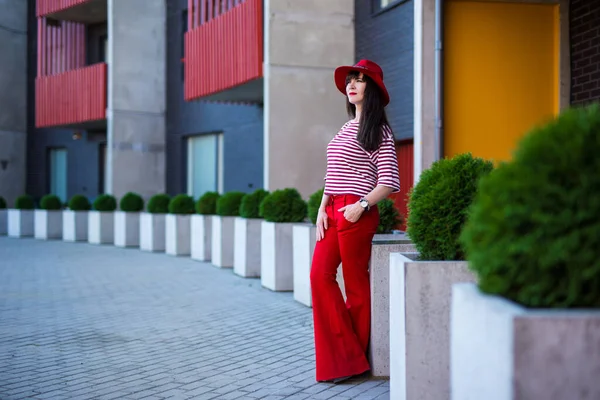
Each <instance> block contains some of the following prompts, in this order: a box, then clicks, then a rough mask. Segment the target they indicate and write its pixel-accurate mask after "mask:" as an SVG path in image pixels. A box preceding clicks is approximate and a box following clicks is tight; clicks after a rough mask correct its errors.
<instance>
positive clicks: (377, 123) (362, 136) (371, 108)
mask: <svg viewBox="0 0 600 400" xmlns="http://www.w3.org/2000/svg"><path fill="white" fill-rule="evenodd" d="M359 74H360V73H359V72H357V71H350V73H349V74H348V76H347V77H346V83H347V82H349V81H350V79H353V78H354V79H355V78H358V76H359ZM363 79H364V80H365V82H366V86H365V94H364V99H363V105H362V112H361V116H360V124H359V125H358V134H357V135H356V139H357V140H358V142H359V143H360V144H361V146H362V147H363V148H364V149H365V150H366V151H375V150H377V148H378V147H379V144H380V143H381V140H382V138H383V129H382V128H383V126H386V125H387V126H388V127H389V123H388V119H387V116H386V114H385V106H384V105H383V93H382V91H381V89H379V87H378V86H377V84H375V82H373V80H372V79H371V78H369V77H368V76H367V75H364V74H363ZM346 110H347V111H348V115H350V116H351V117H352V118H355V117H356V106H355V105H354V104H352V103H350V101H349V100H348V97H346Z"/></svg>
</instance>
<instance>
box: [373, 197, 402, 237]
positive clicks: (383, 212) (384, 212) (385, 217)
mask: <svg viewBox="0 0 600 400" xmlns="http://www.w3.org/2000/svg"><path fill="white" fill-rule="evenodd" d="M377 208H378V209H379V225H378V226H377V233H392V231H393V230H394V229H396V227H397V226H398V225H400V224H401V223H402V214H400V211H398V209H397V208H396V205H395V204H394V200H392V199H383V200H381V201H380V202H379V203H377Z"/></svg>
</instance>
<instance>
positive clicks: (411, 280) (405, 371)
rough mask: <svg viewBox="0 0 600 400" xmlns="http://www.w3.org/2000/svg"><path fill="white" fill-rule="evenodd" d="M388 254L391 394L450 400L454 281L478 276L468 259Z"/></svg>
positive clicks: (403, 396) (467, 280) (397, 396)
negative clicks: (439, 258)
mask: <svg viewBox="0 0 600 400" xmlns="http://www.w3.org/2000/svg"><path fill="white" fill-rule="evenodd" d="M389 257H390V282H389V293H390V297H389V299H390V300H389V304H390V306H389V307H390V308H389V315H390V354H391V365H390V398H393V399H416V398H418V399H423V400H439V399H449V398H450V306H451V301H452V285H453V284H454V283H457V282H474V281H475V280H476V277H475V275H474V274H473V273H472V272H471V271H469V269H468V264H467V262H465V261H415V260H416V259H417V258H418V254H417V253H412V254H410V253H404V254H401V253H393V254H391V255H390V256H389ZM372 329H373V328H372ZM471 355H472V354H471ZM472 378H473V377H472V376H471V377H470V379H472ZM459 398H460V397H459ZM460 399H461V400H462V398H460ZM482 399H486V400H488V398H487V397H480V398H479V400H482Z"/></svg>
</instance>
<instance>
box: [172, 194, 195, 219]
mask: <svg viewBox="0 0 600 400" xmlns="http://www.w3.org/2000/svg"><path fill="white" fill-rule="evenodd" d="M169 213H171V214H193V213H194V199H193V198H192V197H191V196H188V195H187V194H183V193H182V194H178V195H177V196H175V197H173V198H172V199H171V201H170V202H169Z"/></svg>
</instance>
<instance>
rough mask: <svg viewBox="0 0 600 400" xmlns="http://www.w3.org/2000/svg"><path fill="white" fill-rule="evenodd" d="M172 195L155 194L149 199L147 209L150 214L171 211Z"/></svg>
mask: <svg viewBox="0 0 600 400" xmlns="http://www.w3.org/2000/svg"><path fill="white" fill-rule="evenodd" d="M170 201H171V196H169V195H168V194H164V193H161V194H155V195H154V196H152V197H151V198H150V200H148V205H147V210H148V212H149V213H150V214H166V213H168V212H169V202H170Z"/></svg>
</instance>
